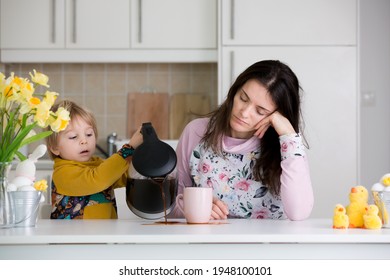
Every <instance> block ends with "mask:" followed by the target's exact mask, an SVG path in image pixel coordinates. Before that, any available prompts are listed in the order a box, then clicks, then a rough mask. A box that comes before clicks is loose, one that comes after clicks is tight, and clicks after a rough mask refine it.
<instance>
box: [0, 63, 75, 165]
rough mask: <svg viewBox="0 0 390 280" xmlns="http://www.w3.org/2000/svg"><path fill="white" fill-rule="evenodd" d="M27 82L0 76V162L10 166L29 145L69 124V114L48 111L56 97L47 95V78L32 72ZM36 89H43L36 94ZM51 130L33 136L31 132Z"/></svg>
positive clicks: (52, 93) (23, 156)
mask: <svg viewBox="0 0 390 280" xmlns="http://www.w3.org/2000/svg"><path fill="white" fill-rule="evenodd" d="M29 74H30V76H31V81H30V80H29V79H28V78H21V77H18V76H15V75H14V73H11V75H10V76H9V77H5V75H4V74H3V73H1V72H0V137H1V139H0V162H11V161H12V160H13V159H14V158H15V156H17V157H18V158H19V159H20V160H21V161H23V160H25V159H26V156H25V155H23V154H22V153H21V152H19V149H20V148H21V147H23V146H25V145H28V144H30V143H32V142H35V141H38V140H41V139H43V138H45V137H47V136H49V135H50V134H52V133H53V131H54V132H59V131H62V130H64V129H65V128H66V126H67V125H68V123H69V120H70V117H69V112H68V111H67V110H65V109H64V108H62V107H60V108H58V110H57V111H56V112H52V111H51V107H52V106H53V104H54V101H55V100H56V98H57V96H58V93H56V92H53V91H48V90H47V89H48V88H49V87H50V86H49V85H48V81H49V78H48V77H47V76H46V75H45V74H43V73H39V72H37V71H35V69H34V70H33V74H32V73H31V72H30V73H29ZM37 87H42V88H44V89H46V91H45V92H44V93H43V92H42V93H37V92H35V89H36V88H37ZM48 126H50V130H48V129H47V130H46V131H41V132H39V133H36V132H35V131H34V128H36V127H41V128H46V127H48Z"/></svg>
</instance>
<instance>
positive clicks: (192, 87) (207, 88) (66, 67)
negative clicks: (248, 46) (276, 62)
mask: <svg viewBox="0 0 390 280" xmlns="http://www.w3.org/2000/svg"><path fill="white" fill-rule="evenodd" d="M32 69H36V70H37V71H40V72H43V73H44V74H46V75H48V76H49V84H50V90H51V91H55V92H58V93H59V94H60V96H59V98H61V99H63V98H66V99H71V100H73V101H76V102H77V103H78V104H80V105H83V106H86V107H88V108H90V109H93V112H94V114H95V117H96V120H97V123H98V131H99V141H98V143H99V144H100V145H101V146H103V147H104V148H105V147H106V146H105V145H106V137H107V135H108V134H110V133H112V132H116V133H117V134H118V136H119V137H120V138H124V137H126V116H127V102H126V101H127V94H128V93H129V92H143V91H145V92H150V91H155V92H167V93H169V94H170V95H172V94H175V93H196V94H206V95H209V96H210V100H211V107H212V108H214V107H215V106H216V105H217V64H216V63H199V64H197V63H194V64H190V63H180V64H179V63H175V64H6V65H5V71H6V73H5V74H6V75H7V76H8V75H9V73H10V72H15V74H16V75H20V76H23V77H29V75H28V73H29V72H32Z"/></svg>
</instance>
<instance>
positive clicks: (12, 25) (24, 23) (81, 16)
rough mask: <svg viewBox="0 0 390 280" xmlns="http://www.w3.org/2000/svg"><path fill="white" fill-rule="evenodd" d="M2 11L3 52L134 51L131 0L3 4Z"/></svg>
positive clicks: (12, 0)
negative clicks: (70, 49) (46, 50)
mask: <svg viewBox="0 0 390 280" xmlns="http://www.w3.org/2000/svg"><path fill="white" fill-rule="evenodd" d="M1 11H2V13H1V18H2V24H1V28H2V29H1V35H2V37H1V48H2V49H3V48H4V49H7V48H11V49H29V48H32V49H36V48H39V49H44V48H49V49H53V48H56V49H58V48H62V49H63V48H65V49H66V48H81V49H85V48H87V49H114V48H129V47H130V19H129V15H130V3H129V1H128V0H111V1H106V0H36V1H30V0H1ZM15 15H16V16H15Z"/></svg>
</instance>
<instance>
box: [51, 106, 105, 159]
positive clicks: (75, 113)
mask: <svg viewBox="0 0 390 280" xmlns="http://www.w3.org/2000/svg"><path fill="white" fill-rule="evenodd" d="M59 107H63V108H65V109H66V110H67V111H68V112H69V116H70V120H71V121H72V118H74V117H80V118H81V119H83V120H84V121H85V122H86V123H88V124H89V125H90V126H91V127H92V129H93V132H94V133H95V138H96V139H97V136H98V132H97V125H96V119H95V117H94V115H93V114H92V112H91V111H90V110H88V109H87V108H84V107H81V106H79V105H77V104H76V103H75V102H73V101H70V100H62V101H59V102H56V103H55V104H54V105H53V107H52V109H51V110H52V111H53V112H56V111H57V109H58V108H59ZM57 139H58V133H57V132H53V133H52V134H51V135H50V136H49V137H47V138H46V145H47V147H48V153H49V156H50V158H51V159H55V158H56V157H57V156H56V155H55V154H53V153H52V152H51V149H50V147H52V148H55V147H57Z"/></svg>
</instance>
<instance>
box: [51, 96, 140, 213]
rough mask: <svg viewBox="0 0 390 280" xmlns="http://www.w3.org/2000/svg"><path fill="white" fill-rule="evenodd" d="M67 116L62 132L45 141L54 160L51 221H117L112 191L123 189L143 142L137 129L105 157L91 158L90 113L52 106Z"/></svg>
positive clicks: (93, 127) (67, 103)
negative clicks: (65, 112) (121, 145)
mask: <svg viewBox="0 0 390 280" xmlns="http://www.w3.org/2000/svg"><path fill="white" fill-rule="evenodd" d="M57 107H64V108H65V109H66V110H68V111H69V113H70V122H69V124H68V126H67V127H66V129H65V130H63V131H61V132H59V133H53V134H51V135H50V136H49V137H48V138H46V142H47V146H48V151H49V154H50V156H51V158H52V159H53V160H54V171H53V180H52V212H51V217H50V218H51V219H117V212H116V201H115V196H114V190H113V189H114V188H117V187H123V186H126V181H127V176H128V175H127V171H128V168H129V164H130V161H131V158H132V154H133V151H134V149H135V148H137V147H138V146H139V145H140V144H141V143H142V141H143V138H142V134H141V133H140V130H138V131H137V132H135V133H134V135H133V136H132V137H131V139H130V142H129V143H128V144H125V145H123V147H122V148H121V149H120V150H119V151H118V152H117V153H115V154H113V155H112V156H110V157H109V158H107V159H105V160H103V159H101V158H99V157H97V156H93V155H94V152H95V149H96V139H97V126H96V121H95V118H94V116H93V114H92V113H91V112H90V111H89V110H87V109H85V108H82V107H80V106H78V105H77V104H75V103H74V102H72V101H68V100H64V101H62V102H59V103H57V104H55V105H54V107H53V108H54V110H56V109H57Z"/></svg>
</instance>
